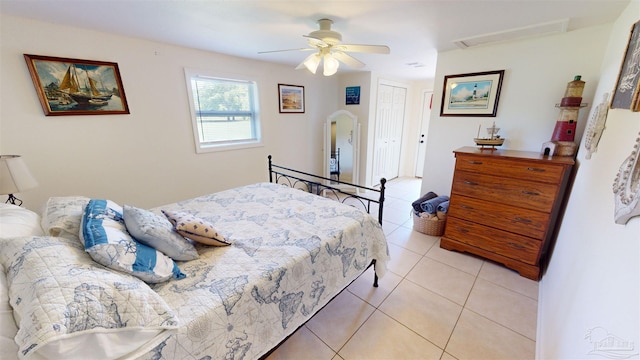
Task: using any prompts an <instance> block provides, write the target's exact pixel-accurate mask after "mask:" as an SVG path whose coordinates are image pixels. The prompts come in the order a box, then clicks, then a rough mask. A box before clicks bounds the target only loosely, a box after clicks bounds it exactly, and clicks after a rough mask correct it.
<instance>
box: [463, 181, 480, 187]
mask: <svg viewBox="0 0 640 360" xmlns="http://www.w3.org/2000/svg"><path fill="white" fill-rule="evenodd" d="M464 183H465V184H467V185H471V186H476V185H478V183H477V182H473V181H469V180H465V181H464Z"/></svg>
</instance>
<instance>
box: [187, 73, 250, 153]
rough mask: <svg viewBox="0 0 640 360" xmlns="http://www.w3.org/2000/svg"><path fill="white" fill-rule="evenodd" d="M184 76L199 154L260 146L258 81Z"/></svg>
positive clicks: (194, 74) (200, 75)
mask: <svg viewBox="0 0 640 360" xmlns="http://www.w3.org/2000/svg"><path fill="white" fill-rule="evenodd" d="M185 74H186V79H187V87H188V92H189V102H190V105H191V117H192V120H193V134H194V137H195V140H196V152H208V151H219V150H230V149H238V148H246V147H252V146H260V145H261V142H260V140H261V137H260V121H259V116H258V105H257V104H258V91H257V86H256V82H255V81H251V80H246V79H229V78H222V77H214V76H206V75H202V74H199V73H195V72H193V71H190V70H186V71H185Z"/></svg>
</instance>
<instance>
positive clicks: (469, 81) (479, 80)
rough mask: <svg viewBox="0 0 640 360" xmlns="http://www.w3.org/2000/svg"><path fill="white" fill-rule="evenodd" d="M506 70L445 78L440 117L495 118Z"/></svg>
mask: <svg viewBox="0 0 640 360" xmlns="http://www.w3.org/2000/svg"><path fill="white" fill-rule="evenodd" d="M503 76H504V70H496V71H486V72H478V73H470V74H459V75H447V76H445V77H444V85H443V89H442V104H441V107H440V116H493V117H495V116H496V114H497V112H498V100H499V99H500V89H501V88H502V77H503Z"/></svg>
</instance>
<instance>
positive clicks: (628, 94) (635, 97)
mask: <svg viewBox="0 0 640 360" xmlns="http://www.w3.org/2000/svg"><path fill="white" fill-rule="evenodd" d="M639 53H640V21H638V22H636V23H635V24H634V25H633V26H632V27H631V34H629V41H628V42H627V49H626V51H625V53H624V57H623V59H622V64H621V65H620V72H619V73H618V80H617V81H616V87H615V89H614V91H613V98H612V99H611V108H612V109H630V110H631V111H640V98H639V93H640V82H638V78H640V57H638V54H639Z"/></svg>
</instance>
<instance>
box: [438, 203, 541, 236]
mask: <svg viewBox="0 0 640 360" xmlns="http://www.w3.org/2000/svg"><path fill="white" fill-rule="evenodd" d="M448 214H449V216H454V217H457V218H460V219H465V220H469V221H472V222H476V223H480V224H482V225H487V226H491V227H494V228H497V229H502V230H505V231H509V232H513V233H516V234H520V235H524V236H528V237H532V238H535V239H539V240H542V239H544V237H545V235H546V230H547V224H548V223H549V213H544V212H540V211H534V210H528V209H523V208H517V207H514V206H510V205H505V204H501V203H495V202H491V201H484V200H478V199H473V198H469V197H466V196H453V197H452V198H451V202H450V205H449V211H448Z"/></svg>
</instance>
